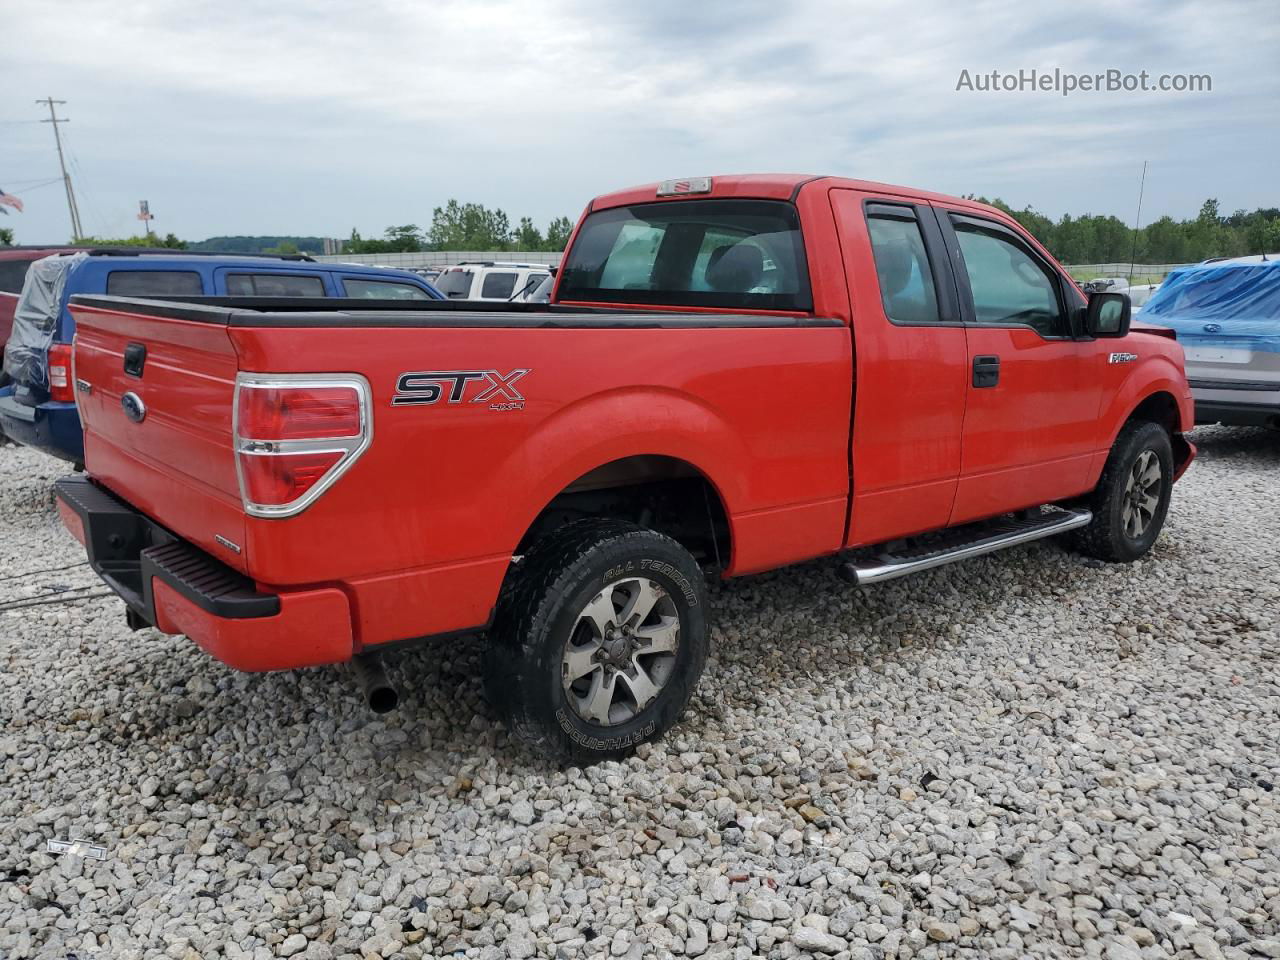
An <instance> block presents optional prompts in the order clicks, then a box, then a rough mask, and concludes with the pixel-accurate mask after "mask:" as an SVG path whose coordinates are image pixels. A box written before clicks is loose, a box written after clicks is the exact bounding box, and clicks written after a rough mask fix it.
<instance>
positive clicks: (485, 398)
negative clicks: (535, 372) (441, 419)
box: [391, 368, 529, 410]
mask: <svg viewBox="0 0 1280 960" xmlns="http://www.w3.org/2000/svg"><path fill="white" fill-rule="evenodd" d="M528 372H529V369H527V368H517V369H515V370H512V371H511V372H510V373H508V374H505V375H504V374H501V373H499V372H498V371H497V370H423V371H418V372H411V373H402V374H400V379H399V380H397V381H396V394H395V396H394V397H392V398H391V405H392V406H393V407H405V406H413V405H420V404H430V403H435V402H437V401H438V400H440V399H441V398H442V397H443V398H444V399H445V402H446V403H463V402H470V403H487V404H488V405H489V409H490V410H523V409H524V394H522V393H521V392H520V391H519V390H518V389H516V386H515V384H516V381H517V380H519V379H520V378H521V377H523V376H524V375H525V374H526V373H528ZM468 393H471V396H470V397H469V398H468V397H467V394H468Z"/></svg>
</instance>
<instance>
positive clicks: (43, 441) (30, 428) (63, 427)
mask: <svg viewBox="0 0 1280 960" xmlns="http://www.w3.org/2000/svg"><path fill="white" fill-rule="evenodd" d="M0 430H3V431H4V433H5V434H7V435H8V437H9V439H10V440H13V441H15V442H17V443H21V444H23V445H24V446H28V447H35V448H36V449H37V450H39V451H41V452H42V453H47V454H49V455H50V456H53V457H57V458H58V459H60V460H67V461H70V462H71V463H84V432H83V431H82V430H81V428H80V413H79V411H78V410H76V405H75V404H74V403H54V402H52V401H50V402H48V403H42V404H40V405H39V406H38V407H29V406H27V405H26V404H25V403H20V402H19V401H17V400H16V399H14V398H13V396H12V395H11V392H10V391H6V392H5V393H4V394H0Z"/></svg>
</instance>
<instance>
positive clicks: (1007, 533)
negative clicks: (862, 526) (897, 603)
mask: <svg viewBox="0 0 1280 960" xmlns="http://www.w3.org/2000/svg"><path fill="white" fill-rule="evenodd" d="M1092 519H1093V513H1092V512H1090V511H1089V510H1060V511H1054V512H1052V513H1043V514H1040V515H1038V516H1034V517H1030V518H1028V517H1005V518H1002V519H999V520H993V521H991V522H989V523H984V524H981V525H980V526H976V527H973V528H968V529H967V530H966V529H965V528H958V529H956V530H954V531H949V532H948V533H946V534H944V535H943V540H942V542H936V541H935V542H933V543H926V544H924V545H922V546H920V547H919V548H917V549H914V550H913V549H910V548H907V549H903V550H902V551H900V552H886V553H882V554H880V555H879V556H877V557H874V558H873V559H871V560H867V561H856V560H849V561H846V562H845V563H843V564H841V566H840V574H841V576H843V577H844V578H845V579H846V580H849V581H851V582H853V583H856V584H858V585H859V586H867V585H869V584H872V583H882V582H883V581H885V580H895V579H897V578H898V577H905V576H906V575H907V574H909V573H919V572H920V571H921V570H932V569H933V568H934V567H941V566H943V565H945V564H948V563H955V562H956V561H957V560H967V559H969V558H970V557H980V556H982V555H983V554H984V553H995V551H997V550H1004V549H1006V548H1008V547H1016V546H1018V545H1019V544H1023V543H1030V542H1031V541H1032V540H1040V539H1042V538H1043V537H1052V536H1054V535H1055V534H1059V533H1066V532H1067V531H1068V530H1075V529H1076V528H1078V527H1083V526H1084V525H1085V524H1087V523H1088V522H1089V521H1090V520H1092Z"/></svg>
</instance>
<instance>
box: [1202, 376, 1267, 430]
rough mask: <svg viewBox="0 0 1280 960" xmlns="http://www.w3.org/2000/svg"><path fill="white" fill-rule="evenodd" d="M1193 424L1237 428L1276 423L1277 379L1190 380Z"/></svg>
mask: <svg viewBox="0 0 1280 960" xmlns="http://www.w3.org/2000/svg"><path fill="white" fill-rule="evenodd" d="M1191 388H1192V393H1193V394H1194V395H1195V400H1196V423H1224V424H1227V425H1228V426H1237V427H1265V426H1280V382H1277V381H1270V380H1241V381H1228V380H1193V381H1191Z"/></svg>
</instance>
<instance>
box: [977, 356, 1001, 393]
mask: <svg viewBox="0 0 1280 960" xmlns="http://www.w3.org/2000/svg"><path fill="white" fill-rule="evenodd" d="M999 382H1000V358H999V357H992V356H981V357H974V358H973V385H974V386H975V387H994V386H995V385H996V384H998V383H999Z"/></svg>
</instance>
